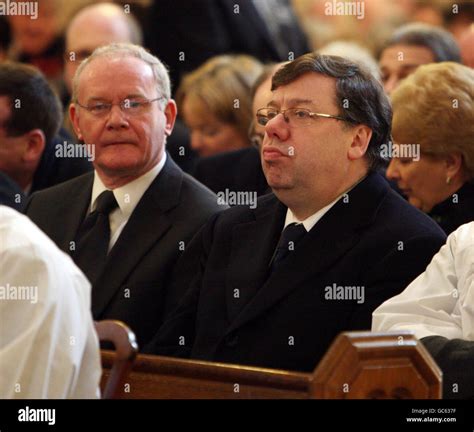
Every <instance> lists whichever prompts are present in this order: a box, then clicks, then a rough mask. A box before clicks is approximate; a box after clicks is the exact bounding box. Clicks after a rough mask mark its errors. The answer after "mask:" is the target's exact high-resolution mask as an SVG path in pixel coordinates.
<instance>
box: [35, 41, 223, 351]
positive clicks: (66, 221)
mask: <svg viewBox="0 0 474 432" xmlns="http://www.w3.org/2000/svg"><path fill="white" fill-rule="evenodd" d="M170 93H171V92H170V83H169V78H168V75H167V72H166V69H165V68H164V66H163V64H162V63H161V62H160V61H159V60H158V59H157V58H156V57H154V56H152V55H151V54H149V53H147V52H146V51H145V50H144V49H143V48H141V47H139V46H136V45H128V44H112V45H108V46H106V47H102V48H99V49H97V50H96V51H94V54H93V55H92V56H91V57H89V59H88V60H87V61H85V62H84V63H82V64H81V66H80V67H79V69H78V71H77V73H76V76H75V81H74V93H73V103H72V104H71V106H70V115H71V119H72V122H73V125H74V128H75V130H76V133H77V134H78V136H79V138H80V139H82V140H83V141H84V142H85V143H87V144H88V143H94V144H95V146H94V147H93V149H94V150H93V152H92V153H93V154H94V162H93V163H94V168H95V171H94V173H91V174H86V175H83V176H81V177H78V178H77V179H74V180H72V181H69V182H66V183H63V184H61V185H58V186H56V187H54V188H50V189H47V190H44V191H42V192H39V193H37V194H34V195H33V196H32V198H31V200H30V202H29V203H28V207H27V214H28V216H30V217H31V219H32V220H33V221H34V222H36V224H37V225H38V226H39V227H40V228H41V229H42V230H43V231H44V232H45V233H46V234H48V235H49V236H50V237H51V238H52V239H53V240H54V241H55V242H56V243H57V244H58V245H59V247H60V248H61V249H63V250H65V251H67V252H69V253H70V254H71V255H72V256H73V258H74V260H75V261H76V263H77V264H78V265H79V267H80V268H81V269H82V270H83V271H84V273H85V274H86V276H87V277H88V278H89V280H90V281H91V283H92V285H93V288H92V313H93V316H94V319H96V320H100V319H105V318H113V319H119V320H122V321H124V322H126V323H127V324H129V325H130V327H131V328H132V330H133V331H134V332H135V333H136V336H137V339H138V343H139V345H140V346H142V345H143V344H144V343H146V342H147V341H148V339H150V337H151V336H152V335H153V334H154V333H155V332H156V330H157V328H158V326H159V324H160V323H161V320H162V316H163V314H164V313H165V312H166V310H167V309H168V308H171V306H172V305H173V304H175V303H176V302H177V301H178V298H177V297H175V296H174V294H173V293H172V292H170V291H168V290H167V278H168V276H169V275H170V274H171V271H172V268H173V266H174V264H175V261H176V260H177V258H178V256H179V255H180V254H181V252H182V251H183V250H185V249H186V247H187V243H188V241H189V240H190V239H191V237H192V236H193V235H194V234H195V233H196V231H197V230H198V229H199V228H200V227H201V225H203V224H204V222H206V220H207V219H208V218H209V217H210V216H211V215H212V214H213V213H215V212H217V211H218V210H221V209H223V208H224V207H222V206H219V205H218V203H217V199H216V196H215V195H214V194H213V193H212V192H211V191H209V190H208V189H206V188H205V187H204V186H202V185H201V184H200V183H198V182H196V181H195V180H194V179H192V178H191V177H189V176H188V175H186V174H184V173H183V172H182V171H181V170H180V169H179V168H178V167H177V166H176V164H175V163H174V162H173V161H172V160H171V158H170V157H169V156H167V154H166V152H165V141H166V137H167V136H168V135H169V134H170V133H171V131H172V129H173V125H174V121H175V118H176V104H175V102H174V101H173V100H172V99H171V96H170Z"/></svg>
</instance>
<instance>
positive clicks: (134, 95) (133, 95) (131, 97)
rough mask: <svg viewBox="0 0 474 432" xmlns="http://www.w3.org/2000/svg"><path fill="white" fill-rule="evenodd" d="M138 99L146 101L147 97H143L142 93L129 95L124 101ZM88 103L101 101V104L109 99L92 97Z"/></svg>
mask: <svg viewBox="0 0 474 432" xmlns="http://www.w3.org/2000/svg"><path fill="white" fill-rule="evenodd" d="M137 98H142V99H144V98H145V96H143V94H141V93H133V94H129V95H127V96H126V97H125V98H123V99H122V100H127V99H137ZM87 100H88V101H90V102H95V101H100V102H104V101H107V98H105V97H100V96H91V97H90V98H89V99H87Z"/></svg>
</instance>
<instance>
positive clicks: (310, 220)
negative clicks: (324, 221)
mask: <svg viewBox="0 0 474 432" xmlns="http://www.w3.org/2000/svg"><path fill="white" fill-rule="evenodd" d="M339 199H340V197H337V198H336V199H335V200H334V201H333V202H331V203H329V204H328V205H327V206H326V207H323V208H322V209H320V210H318V211H317V212H316V213H313V214H312V215H311V216H309V217H307V218H306V219H305V220H302V221H301V220H299V219H297V217H296V216H295V215H294V213H293V212H292V211H291V210H290V209H289V208H288V210H287V211H286V218H285V226H284V227H283V229H285V228H286V227H287V226H288V225H290V224H292V223H296V224H303V226H304V227H305V229H306V232H309V231H310V230H311V228H313V227H314V226H315V225H316V223H317V222H319V220H320V219H321V218H322V217H323V216H324V215H325V214H326V213H327V212H328V211H329V210H330V209H331V207H332V206H334V204H336V203H337V202H338V201H339Z"/></svg>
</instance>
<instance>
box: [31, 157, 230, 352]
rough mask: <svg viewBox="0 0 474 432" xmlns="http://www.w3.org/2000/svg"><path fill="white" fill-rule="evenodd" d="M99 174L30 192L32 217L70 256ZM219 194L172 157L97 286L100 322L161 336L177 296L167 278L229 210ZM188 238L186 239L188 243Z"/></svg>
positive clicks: (95, 310)
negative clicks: (213, 220) (195, 239)
mask: <svg viewBox="0 0 474 432" xmlns="http://www.w3.org/2000/svg"><path fill="white" fill-rule="evenodd" d="M93 179H94V174H93V173H90V174H85V175H83V176H81V177H78V178H77V179H74V180H71V181H69V182H66V183H63V184H61V185H58V186H55V187H53V188H49V189H46V190H43V191H40V192H38V193H35V194H33V195H32V196H31V199H30V201H29V202H28V206H27V209H26V214H27V215H28V216H29V217H30V218H31V219H32V220H33V222H35V223H36V224H37V225H38V226H39V227H40V228H41V229H42V230H43V231H44V232H45V233H46V234H47V235H48V236H49V237H50V238H51V239H52V240H53V241H54V242H55V243H56V244H57V245H58V246H59V247H60V248H61V249H62V250H63V251H65V252H68V253H70V242H71V241H73V240H74V239H75V237H76V233H77V230H78V228H79V226H80V225H81V223H82V221H83V219H84V217H85V215H86V213H87V210H88V207H89V205H90V200H91V193H92V184H93ZM222 209H223V207H222V206H218V204H217V200H216V196H215V195H214V194H213V193H212V192H211V191H210V190H208V189H207V188H205V187H204V186H202V185H201V184H200V183H198V182H197V181H196V180H194V179H193V178H191V177H190V176H188V175H187V174H184V173H183V172H182V171H181V170H180V169H179V168H178V167H177V166H176V164H175V163H174V162H173V161H172V159H171V158H170V157H168V158H167V161H166V163H165V166H164V167H163V169H162V171H161V172H160V174H159V175H158V176H157V177H156V179H155V180H154V181H153V182H152V184H151V185H150V187H149V188H148V189H147V191H146V192H145V194H144V195H143V197H142V198H141V200H140V201H139V203H138V204H137V206H136V208H135V210H134V211H133V213H132V215H131V216H130V219H129V220H128V222H127V224H126V225H125V228H124V229H123V231H122V233H121V234H120V237H119V238H118V240H117V242H116V243H115V245H114V246H113V248H112V249H111V251H110V252H109V255H108V259H107V262H106V264H105V269H104V271H103V273H102V275H101V276H100V277H99V278H98V280H97V282H96V284H95V285H94V286H93V287H92V314H93V317H94V319H95V320H100V319H118V320H122V321H124V322H125V323H127V324H128V325H129V326H130V327H131V328H132V330H133V331H134V332H135V334H136V336H137V340H138V343H139V346H143V344H144V343H146V342H147V341H148V340H149V339H150V338H151V337H152V336H153V334H155V333H156V331H157V329H158V327H159V325H160V323H161V321H162V316H163V314H164V313H165V311H166V310H167V308H171V307H172V305H174V304H176V303H177V302H178V298H177V297H175V296H174V294H173V293H172V292H169V291H168V290H167V286H168V285H167V280H168V277H169V276H170V274H171V272H172V269H173V266H174V264H175V262H176V261H177V259H178V257H179V256H180V254H181V253H182V247H180V246H181V245H184V246H187V243H188V241H190V240H191V238H192V236H193V235H194V234H195V233H196V232H197V231H198V230H199V228H200V227H201V226H202V225H203V224H204V223H205V222H206V221H207V220H208V219H209V217H210V216H211V215H212V214H213V213H215V212H217V211H219V210H222ZM181 242H183V243H181Z"/></svg>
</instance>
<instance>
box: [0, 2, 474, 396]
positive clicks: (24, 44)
mask: <svg viewBox="0 0 474 432" xmlns="http://www.w3.org/2000/svg"><path fill="white" fill-rule="evenodd" d="M38 3H41V4H40V7H39V9H38V11H37V15H38V17H37V19H31V18H32V17H30V16H27V15H25V16H9V17H6V19H2V20H0V39H1V40H0V45H1V46H0V58H1V62H0V311H1V314H0V321H1V326H0V335H1V337H0V397H3V398H75V397H80V398H84V397H85V398H95V397H98V396H99V392H98V385H99V379H100V372H101V370H100V361H99V359H100V351H99V344H98V340H97V335H96V334H95V331H94V326H93V322H94V321H99V320H103V319H116V320H121V321H123V322H124V323H126V324H127V325H128V326H129V327H130V328H131V330H132V331H133V332H134V333H135V335H136V338H137V342H138V345H139V348H140V351H141V352H144V353H148V354H159V355H171V356H177V357H187V358H193V359H201V360H209V361H216V362H227V363H236V364H246V365H252V366H262V367H271V368H277V369H288V370H299V371H311V370H313V369H314V368H315V367H316V365H317V364H318V362H319V361H320V360H321V358H322V356H323V355H324V353H325V352H326V351H327V349H328V348H329V346H330V345H331V343H332V341H333V340H334V338H335V337H336V336H337V335H338V334H339V333H341V332H343V331H350V330H369V329H372V330H373V331H400V330H412V331H414V332H415V334H416V336H417V337H418V338H419V339H420V340H421V341H422V342H423V344H424V345H425V347H426V348H427V349H428V351H429V352H430V353H431V354H432V356H433V357H434V359H435V360H436V361H437V362H438V364H439V366H440V367H441V369H442V370H443V373H444V376H445V379H444V394H443V395H444V397H446V398H459V397H474V374H473V373H472V372H471V369H470V368H469V367H468V365H469V363H470V362H471V361H472V359H473V358H474V333H473V331H472V322H471V320H472V308H473V305H474V301H473V300H472V298H470V285H471V283H472V270H471V269H472V268H473V263H474V255H473V253H474V250H473V248H472V244H473V239H474V232H473V231H474V185H473V178H474V147H473V145H474V69H473V68H474V63H473V58H474V54H473V51H474V6H473V4H472V2H457V3H456V4H457V6H458V8H460V9H459V10H457V12H456V14H455V16H453V12H452V11H451V14H450V12H449V8H447V7H446V3H454V2H443V4H441V3H439V2H437V1H436V0H433V1H432V2H426V1H425V2H422V3H423V7H422V6H420V5H419V4H417V2H416V0H413V1H411V0H410V1H399V0H393V1H392V2H389V1H388V0H383V1H381V2H373V1H366V2H364V5H365V9H364V10H363V11H359V12H360V13H362V14H363V15H364V16H361V17H359V16H358V17H356V16H350V14H349V13H348V14H345V15H344V16H339V15H337V14H335V13H329V12H328V10H327V9H324V7H323V3H322V2H320V1H319V0H305V1H294V2H290V1H289V0H260V1H258V2H257V1H249V2H245V4H244V3H242V4H241V5H237V9H236V4H235V2H234V1H228V0H202V1H199V2H195V3H193V2H186V1H180V0H173V1H172V2H171V1H169V2H168V1H167V0H160V1H154V2H132V3H133V5H132V7H130V4H128V3H123V2H106V3H101V2H96V1H90V0H87V1H71V2H66V1H64V2H63V1H61V0H42V1H41V2H38ZM63 3H64V4H63ZM66 3H67V4H68V5H67V7H66V5H65V4H66ZM381 3H383V4H386V5H390V7H391V8H393V9H391V10H392V12H393V13H391V14H389V15H387V11H386V10H385V9H384V8H383V7H382V8H381V7H380V4H381ZM458 3H459V4H458ZM63 6H64V7H63ZM302 11H304V13H305V14H306V15H305V19H303V17H302V15H301V13H302ZM354 11H355V10H354ZM309 12H310V13H309ZM382 29H383V31H382ZM387 30H390V31H389V32H388V33H387ZM364 37H365V39H364ZM9 207H10V208H9ZM21 213H24V214H21ZM25 215H26V216H25ZM447 236H448V237H447ZM471 297H472V296H471ZM71 341H73V342H71ZM32 355H34V356H35V358H34V359H33V358H32V357H31V356H32ZM19 359H21V360H19ZM454 389H455V390H454Z"/></svg>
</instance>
